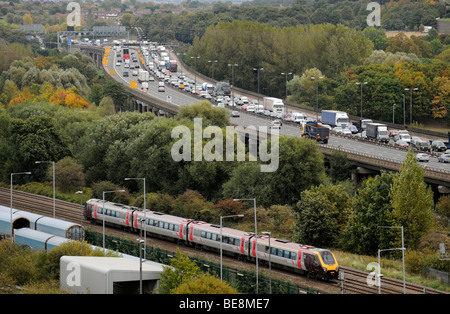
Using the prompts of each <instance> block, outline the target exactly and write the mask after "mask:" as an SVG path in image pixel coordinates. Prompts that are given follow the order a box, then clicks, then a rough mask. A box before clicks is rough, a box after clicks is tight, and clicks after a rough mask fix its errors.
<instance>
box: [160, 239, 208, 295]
mask: <svg viewBox="0 0 450 314" xmlns="http://www.w3.org/2000/svg"><path fill="white" fill-rule="evenodd" d="M170 266H171V267H164V270H163V272H162V273H161V281H160V290H159V293H162V294H166V293H172V292H173V291H174V290H175V289H176V288H177V287H178V286H180V285H181V284H182V283H183V282H186V281H188V280H190V279H193V278H196V277H198V276H199V275H200V268H199V267H198V266H197V265H196V264H195V262H194V261H191V260H190V259H189V256H188V255H187V254H182V253H181V251H180V249H179V248H177V255H176V257H175V258H173V259H171V260H170Z"/></svg>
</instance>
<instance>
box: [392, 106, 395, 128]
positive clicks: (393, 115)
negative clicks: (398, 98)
mask: <svg viewBox="0 0 450 314" xmlns="http://www.w3.org/2000/svg"><path fill="white" fill-rule="evenodd" d="M394 108H395V104H393V105H392V124H394V123H395V111H394Z"/></svg>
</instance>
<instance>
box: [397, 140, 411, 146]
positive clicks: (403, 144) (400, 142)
mask: <svg viewBox="0 0 450 314" xmlns="http://www.w3.org/2000/svg"><path fill="white" fill-rule="evenodd" d="M394 146H395V147H402V148H408V147H409V143H408V142H407V141H405V140H398V141H397V142H395V144H394Z"/></svg>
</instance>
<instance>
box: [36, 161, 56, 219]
mask: <svg viewBox="0 0 450 314" xmlns="http://www.w3.org/2000/svg"><path fill="white" fill-rule="evenodd" d="M34 163H36V164H50V163H51V164H52V165H53V218H56V217H55V215H56V206H55V162H54V161H35V162H34Z"/></svg>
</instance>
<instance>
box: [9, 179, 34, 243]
mask: <svg viewBox="0 0 450 314" xmlns="http://www.w3.org/2000/svg"><path fill="white" fill-rule="evenodd" d="M18 174H31V172H30V171H27V172H15V173H11V193H10V194H11V195H10V198H11V200H10V203H11V204H10V205H11V208H10V212H9V217H10V222H11V242H14V240H13V223H12V212H13V176H15V175H18Z"/></svg>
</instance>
